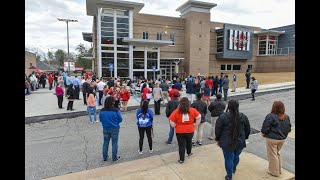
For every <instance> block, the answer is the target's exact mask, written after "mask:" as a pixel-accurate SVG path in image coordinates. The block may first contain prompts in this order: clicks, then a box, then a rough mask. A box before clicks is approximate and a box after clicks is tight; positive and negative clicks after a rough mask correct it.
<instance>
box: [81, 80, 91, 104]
mask: <svg viewBox="0 0 320 180" xmlns="http://www.w3.org/2000/svg"><path fill="white" fill-rule="evenodd" d="M89 87H90V80H89V79H87V80H86V81H85V82H84V83H83V84H82V95H83V103H84V104H85V105H87V92H88V91H89Z"/></svg>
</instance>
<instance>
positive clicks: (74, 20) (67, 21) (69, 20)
mask: <svg viewBox="0 0 320 180" xmlns="http://www.w3.org/2000/svg"><path fill="white" fill-rule="evenodd" d="M57 19H58V20H59V21H65V22H66V23H67V43H68V71H69V72H70V59H69V58H70V54H69V22H78V20H76V19H60V18H57Z"/></svg>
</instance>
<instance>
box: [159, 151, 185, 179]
mask: <svg viewBox="0 0 320 180" xmlns="http://www.w3.org/2000/svg"><path fill="white" fill-rule="evenodd" d="M159 156H160V159H161V160H162V161H163V162H164V164H165V165H166V166H167V167H169V168H170V169H171V170H172V171H173V172H174V173H175V174H176V175H177V176H178V177H179V178H180V179H181V180H182V179H183V178H182V177H181V176H180V174H179V173H178V172H177V171H175V170H174V169H173V168H172V167H171V164H168V163H166V161H165V160H164V159H162V156H161V155H159Z"/></svg>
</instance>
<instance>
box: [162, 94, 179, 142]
mask: <svg viewBox="0 0 320 180" xmlns="http://www.w3.org/2000/svg"><path fill="white" fill-rule="evenodd" d="M178 105H179V94H178V92H175V93H173V99H172V100H170V101H169V102H168V104H167V107H166V116H167V118H169V117H170V115H171V114H172V112H173V111H174V110H176V109H177V108H178ZM169 127H170V131H169V137H168V140H167V141H166V142H165V143H166V144H169V145H170V144H171V142H172V139H173V136H174V128H173V127H172V126H171V125H170V123H169Z"/></svg>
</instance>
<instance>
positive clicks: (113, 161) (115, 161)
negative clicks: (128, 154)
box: [113, 156, 121, 162]
mask: <svg viewBox="0 0 320 180" xmlns="http://www.w3.org/2000/svg"><path fill="white" fill-rule="evenodd" d="M120 159H121V157H120V156H118V158H117V159H116V160H114V161H113V162H117V161H119V160H120Z"/></svg>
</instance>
